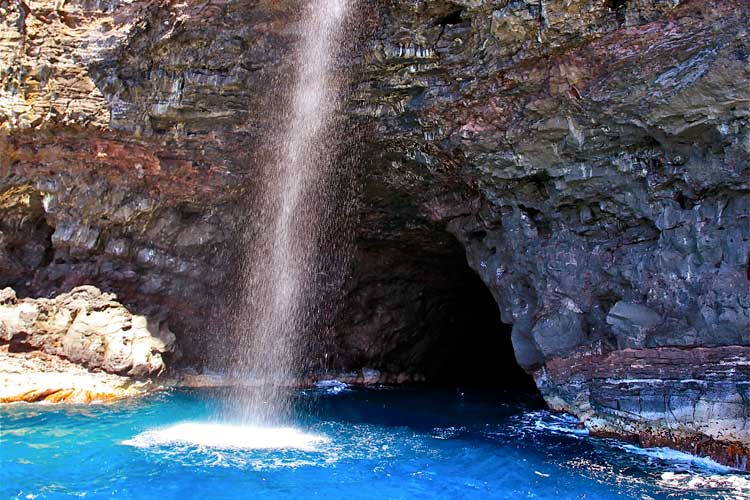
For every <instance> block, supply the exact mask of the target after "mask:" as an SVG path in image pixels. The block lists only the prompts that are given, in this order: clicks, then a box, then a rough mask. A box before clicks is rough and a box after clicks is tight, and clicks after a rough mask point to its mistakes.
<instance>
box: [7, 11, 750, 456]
mask: <svg viewBox="0 0 750 500" xmlns="http://www.w3.org/2000/svg"><path fill="white" fill-rule="evenodd" d="M748 10H749V8H748V5H747V4H746V2H740V1H736V0H715V1H711V2H702V1H697V0H668V1H667V0H628V1H624V2H621V1H617V2H614V1H604V0H601V1H600V0H596V1H594V0H574V1H566V2H563V1H557V0H554V1H553V0H543V1H523V0H521V1H506V0H481V1H475V0H456V1H445V0H435V1H416V2H396V1H388V0H381V1H378V2H373V3H371V4H368V5H367V6H365V7H364V8H363V11H362V13H361V15H360V20H361V23H360V24H361V26H363V30H364V31H366V33H364V34H363V37H362V38H363V43H362V45H361V46H358V47H352V50H351V55H352V60H351V61H342V64H353V65H355V66H356V67H357V68H358V71H357V72H355V73H356V75H355V76H356V77H355V79H354V81H353V84H352V92H351V95H350V100H349V107H348V111H349V114H350V118H351V120H352V130H353V131H354V132H355V133H354V134H352V135H353V136H356V137H362V138H364V142H363V143H362V144H361V145H360V146H359V147H358V148H357V149H356V150H354V151H353V152H352V154H354V153H356V154H358V155H359V158H361V162H360V163H361V166H360V168H361V170H360V171H359V172H357V177H358V186H357V187H358V189H359V193H360V203H359V208H358V211H359V219H358V223H357V224H356V239H357V242H358V250H357V254H356V257H355V259H354V262H353V268H352V272H351V276H350V279H349V281H348V283H347V285H346V292H347V293H346V300H344V301H342V304H341V308H340V309H339V311H338V312H337V313H335V314H333V313H332V315H331V317H332V318H334V320H332V322H331V324H330V325H328V329H327V330H326V332H324V335H323V337H324V340H325V346H326V348H325V352H322V353H320V358H321V359H320V360H319V361H318V363H319V364H320V365H324V366H328V367H329V368H331V369H332V370H334V371H343V370H348V369H354V368H359V367H361V366H371V367H373V368H375V369H379V370H382V371H383V372H384V373H385V372H390V373H409V372H412V373H419V372H422V371H425V367H426V366H427V365H428V364H429V360H430V359H435V353H436V350H435V349H433V348H431V346H432V347H434V346H435V345H438V344H439V343H440V342H443V340H445V339H448V342H447V344H443V345H450V341H451V339H450V336H451V335H454V336H455V335H457V334H456V332H460V331H461V330H462V328H465V327H466V325H469V324H470V321H469V319H470V318H471V317H472V316H473V315H474V314H475V310H473V309H472V307H473V306H472V301H466V300H465V297H464V296H465V295H466V294H465V293H464V292H463V291H461V290H465V288H464V285H465V284H467V283H469V280H468V279H467V278H465V276H466V274H465V271H466V269H465V268H464V269H461V268H459V267H458V265H459V264H458V263H459V262H460V261H461V260H463V259H464V253H465V259H466V261H468V264H469V265H470V267H471V268H472V269H473V270H474V271H476V273H478V274H479V276H480V277H481V279H482V281H483V282H484V283H485V285H486V287H487V288H488V289H489V290H490V292H491V293H492V295H493V296H494V298H495V301H496V303H497V305H498V307H499V309H500V313H501V316H502V320H503V322H504V323H506V324H509V325H512V328H513V331H512V340H513V348H514V351H515V356H516V359H517V360H518V362H519V363H520V364H521V365H522V366H523V367H524V368H525V369H526V370H527V371H529V372H531V373H534V375H535V378H536V380H537V382H538V384H539V386H540V388H541V390H542V392H543V394H544V395H545V397H547V399H548V401H549V402H550V404H551V405H552V406H553V407H556V408H561V409H566V410H567V411H571V412H572V413H575V414H577V415H579V416H580V417H581V418H582V419H583V420H584V421H585V422H586V423H587V424H588V425H590V426H591V427H592V428H593V429H594V430H599V431H601V432H613V433H617V434H621V435H622V434H626V435H631V436H639V439H641V440H642V441H643V442H644V443H648V442H656V441H657V440H658V441H659V442H660V443H662V444H663V443H671V444H673V445H675V446H679V447H683V448H691V447H694V444H695V443H696V442H698V440H700V439H703V438H705V439H706V440H707V442H708V441H711V442H712V443H713V444H712V445H711V446H704V447H703V448H700V449H699V451H701V450H703V451H705V452H710V453H711V454H713V455H714V456H716V457H718V458H720V459H721V460H723V461H724V462H726V463H730V464H733V465H739V466H742V465H743V464H746V462H743V460H745V459H746V457H747V456H748V455H749V454H750V452H749V451H748V450H747V445H746V443H747V440H746V437H747V435H746V432H747V429H748V428H750V420H749V419H750V398H748V388H747V381H748V379H749V378H750V374H748V368H747V363H746V360H747V359H748V357H750V355H749V354H748V351H749V350H750V347H748V346H750V337H749V336H750V270H749V269H750V264H749V259H750V243H749V241H750V223H749V221H750V198H749V196H748V189H749V186H748V179H749V178H750V170H749V168H750V167H749V166H748V165H749V164H750V146H748V144H749V140H750V139H749V137H748V123H747V121H748V103H749V102H750V97H749V96H748V85H747V84H748V81H749V78H748V76H749V70H748V54H749V53H750V49H749V48H748V34H747V28H746V27H747V26H748V25H749V24H750V22H749V21H750V15H749V12H748ZM299 11H300V9H298V8H297V6H296V4H295V2H291V1H289V2H287V1H283V2H271V1H260V2H247V1H243V0H238V1H236V2H227V3H225V2H190V1H188V2H183V3H172V2H166V1H165V2H151V1H149V2H147V1H140V0H132V1H124V2H120V1H115V0H113V1H109V2H107V1H105V2H98V3H97V4H96V5H94V4H92V3H90V2H85V1H77V0H73V1H68V2H65V3H59V2H51V1H42V0H40V1H16V2H8V1H6V2H2V3H0V14H2V15H0V23H2V24H0V61H2V66H1V67H2V68H3V69H1V70H0V84H1V85H2V90H1V91H0V92H2V93H1V94H0V128H2V129H3V131H4V132H3V134H2V136H0V210H2V213H3V217H2V219H0V231H2V242H1V244H0V266H2V272H1V273H0V275H1V276H2V283H0V285H2V286H13V287H15V288H16V290H17V291H19V293H20V294H21V295H32V296H39V295H50V294H52V295H54V294H58V293H61V292H66V291H68V290H70V289H71V288H72V287H74V286H76V285H80V284H86V283H93V284H96V285H97V286H99V287H100V288H102V289H105V290H108V291H109V290H111V291H114V292H116V293H117V294H118V297H120V299H121V300H123V302H124V303H125V304H126V305H128V306H129V307H131V308H133V310H137V311H138V312H139V313H143V314H150V315H154V316H160V315H164V317H168V319H169V323H170V325H171V326H172V327H173V328H174V329H175V331H176V333H177V334H178V336H179V341H180V344H181V346H182V347H183V349H184V350H185V351H186V354H187V356H186V358H185V359H186V360H188V361H189V362H191V363H193V364H197V363H201V362H205V361H207V360H206V359H205V356H204V353H206V352H210V351H216V350H217V348H216V347H215V346H216V345H217V344H221V342H217V339H219V338H221V335H222V332H221V324H222V322H221V309H220V308H219V307H217V306H218V305H220V304H221V303H222V296H221V293H220V290H221V288H222V287H223V286H231V276H232V275H233V273H232V266H233V258H232V256H233V253H234V252H235V251H236V242H235V241H234V240H233V238H234V235H235V234H237V232H238V231H237V229H238V227H239V226H240V225H250V227H251V228H257V230H262V224H263V221H262V220H261V219H255V218H253V217H252V216H250V217H247V216H243V215H242V214H247V213H251V212H248V211H247V210H245V205H244V203H245V202H246V201H247V202H248V203H251V202H252V198H253V191H254V190H255V189H262V186H258V185H256V184H254V183H253V179H255V178H258V176H257V172H258V169H259V168H262V165H263V162H264V159H265V158H267V157H268V153H269V148H272V147H273V145H271V144H266V143H264V137H266V136H267V134H266V133H265V132H266V131H267V130H269V129H270V128H272V127H276V126H278V124H274V123H270V122H269V120H268V116H269V114H268V113H264V111H263V110H264V109H267V106H270V105H273V104H272V103H273V102H274V99H275V98H276V92H275V89H278V88H279V86H281V85H284V84H285V81H286V79H287V75H288V74H289V68H287V67H286V66H285V64H286V63H285V61H286V57H285V56H286V54H287V53H288V50H289V47H290V45H291V44H292V43H294V41H295V40H294V38H293V36H294V35H293V33H294V30H292V29H289V27H290V26H291V25H292V23H294V22H298V21H300V20H299V18H298V14H297V13H298V12H299ZM347 227H348V226H347ZM455 240H458V242H459V243H460V246H459V245H457V244H456V241H455ZM467 302H468V303H467ZM212 315H213V316H215V317H214V318H212ZM449 319H455V321H449ZM425 325H430V326H429V327H425ZM206 326H209V327H210V328H206ZM504 331H505V330H504V329H503V328H501V327H500V326H498V328H497V331H496V332H495V335H499V334H503V332H504ZM440 339H443V340H440ZM481 348H482V343H481V342H477V349H481ZM230 354H231V353H225V352H222V353H221V356H219V358H222V356H225V355H230ZM449 361H450V360H449V359H446V362H445V363H443V364H441V365H440V366H438V367H435V368H434V370H435V371H440V370H450V364H449ZM658 401H663V404H661V403H658V404H657V402H658ZM618 404H619V405H620V406H617V405H618ZM672 413H673V414H674V415H672ZM687 415H691V417H690V418H688V417H687ZM715 421H718V422H719V424H717V425H714V422H715ZM722 422H723V423H722ZM737 443H739V444H737Z"/></svg>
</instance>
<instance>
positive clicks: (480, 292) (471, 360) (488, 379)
mask: <svg viewBox="0 0 750 500" xmlns="http://www.w3.org/2000/svg"><path fill="white" fill-rule="evenodd" d="M460 257H461V258H460V259H458V258H457V259H456V260H455V261H454V262H455V265H456V266H462V267H463V268H464V269H463V270H462V272H460V273H457V274H458V276H459V277H460V281H457V282H456V283H455V295H454V297H455V303H454V304H452V306H453V311H452V313H451V315H450V323H451V326H450V328H445V329H444V331H443V333H442V334H441V336H440V338H439V339H436V340H435V344H434V346H433V347H432V349H431V351H432V352H431V355H430V358H431V359H430V362H429V367H428V370H429V371H428V378H429V380H431V381H432V382H433V383H435V384H437V385H451V386H460V387H465V388H472V389H482V390H510V391H520V392H529V393H535V394H538V393H539V391H538V389H537V387H536V385H535V384H534V379H533V378H532V376H531V375H529V374H528V373H526V372H525V371H524V370H523V368H521V367H520V366H519V365H518V363H517V362H516V358H515V354H514V352H513V344H512V342H511V328H512V327H511V325H508V324H505V323H503V322H502V321H501V319H500V311H499V309H498V306H497V303H496V302H495V299H494V297H493V296H492V294H491V293H490V291H489V290H488V289H487V286H486V285H485V284H484V282H483V281H482V280H481V278H480V277H479V276H478V275H477V274H476V273H475V272H474V271H473V270H472V269H471V268H470V267H469V265H468V264H467V263H466V258H465V257H464V256H463V255H461V256H460Z"/></svg>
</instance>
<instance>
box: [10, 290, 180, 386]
mask: <svg viewBox="0 0 750 500" xmlns="http://www.w3.org/2000/svg"><path fill="white" fill-rule="evenodd" d="M115 299H116V297H115V295H113V294H109V293H103V292H101V291H100V290H99V289H98V288H96V287H93V286H81V287H77V288H74V289H73V290H72V291H70V292H69V293H64V294H61V295H58V296H57V297H55V298H54V299H45V298H39V299H18V298H17V297H16V294H15V292H14V291H13V290H12V289H10V288H5V289H4V290H2V291H0V342H3V343H8V344H9V346H10V350H11V351H27V350H40V351H43V352H45V353H47V354H52V355H56V356H60V357H63V358H66V359H68V360H70V361H72V362H74V363H77V364H79V365H82V366H84V367H86V368H88V369H90V370H101V371H105V372H108V373H115V374H120V375H127V376H131V377H148V376H156V375H160V374H162V373H163V372H164V371H165V370H166V365H165V363H164V357H165V356H170V355H174V354H176V345H175V336H174V334H173V333H172V332H171V331H170V330H169V328H168V327H167V325H166V323H165V322H158V321H153V320H151V321H150V320H149V319H147V318H146V317H144V316H139V315H136V314H132V313H131V312H130V311H128V309H127V308H126V307H125V306H123V305H122V304H120V303H119V302H117V301H116V300H115Z"/></svg>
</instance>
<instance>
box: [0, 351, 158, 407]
mask: <svg viewBox="0 0 750 500" xmlns="http://www.w3.org/2000/svg"><path fill="white" fill-rule="evenodd" d="M159 387H160V386H159V385H158V384H156V383H154V382H151V381H148V380H145V381H144V380H134V379H132V378H130V377H124V376H121V375H113V374H111V373H104V372H91V371H88V370H86V369H85V368H82V367H81V366H79V365H76V364H75V363H71V362H70V361H67V360H65V359H63V358H60V357H58V356H53V355H50V354H45V353H43V352H39V351H34V352H22V353H14V352H8V346H7V345H6V346H0V403H17V402H25V403H76V404H77V403H101V402H106V401H114V400H118V399H123V398H130V397H136V396H142V395H144V394H147V393H149V392H151V391H152V390H154V389H157V388H159Z"/></svg>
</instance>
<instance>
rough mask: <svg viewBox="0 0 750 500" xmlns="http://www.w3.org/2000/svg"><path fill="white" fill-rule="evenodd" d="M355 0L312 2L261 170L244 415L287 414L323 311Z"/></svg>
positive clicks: (240, 358)
mask: <svg viewBox="0 0 750 500" xmlns="http://www.w3.org/2000/svg"><path fill="white" fill-rule="evenodd" d="M352 1H353V0H351V1H350V0H313V1H312V2H310V3H309V5H308V7H307V9H308V10H307V11H306V12H305V17H304V18H303V20H302V22H301V23H300V30H301V32H300V42H299V45H298V48H297V50H296V51H295V55H294V57H295V64H293V65H292V66H291V67H292V68H293V69H294V70H295V71H296V75H295V80H294V84H293V85H292V86H291V88H290V89H289V90H288V93H287V98H288V99H286V100H287V101H288V102H289V105H288V106H289V108H288V110H287V111H286V112H283V111H282V112H277V113H278V114H279V116H278V121H279V122H280V123H281V124H282V125H283V126H282V127H281V128H280V130H281V132H280V133H279V134H278V137H276V138H274V140H275V141H276V142H277V143H278V147H277V151H276V158H275V160H274V161H272V162H270V164H269V165H267V167H266V171H265V172H263V173H262V177H263V180H264V184H263V189H261V190H259V191H260V194H259V199H258V200H257V202H256V203H257V205H256V207H255V210H254V212H253V217H254V218H256V219H258V220H256V221H255V222H259V223H260V224H262V230H261V231H254V232H253V233H252V234H253V236H252V237H251V238H246V250H245V255H244V260H243V262H242V263H241V272H242V280H243V284H242V287H241V289H240V290H239V292H238V293H239V294H240V295H239V296H238V297H237V298H236V299H237V300H236V305H235V308H236V311H235V314H234V324H233V328H234V335H233V337H232V338H234V339H236V355H237V356H236V358H237V361H235V362H234V363H233V366H231V367H230V370H231V372H232V375H233V377H234V378H236V379H237V378H240V379H241V378H244V379H246V380H247V379H248V378H250V379H252V380H253V381H254V384H253V385H254V387H253V388H252V389H247V388H245V389H242V388H239V389H233V391H232V394H231V396H230V397H231V399H232V402H231V406H232V407H233V408H234V410H235V411H236V410H239V413H240V414H239V419H240V420H241V421H242V422H243V423H247V424H254V425H268V424H277V423H279V422H282V421H283V420H284V417H285V416H287V415H288V413H289V409H290V408H289V406H290V402H289V397H288V395H287V390H286V388H285V387H284V386H286V385H288V384H289V383H290V381H293V380H294V379H295V377H297V376H298V375H299V373H300V369H301V366H302V364H303V363H304V359H303V358H304V355H305V352H306V351H307V348H308V345H306V343H307V342H313V341H312V340H310V339H308V338H307V337H306V335H305V333H306V332H308V331H309V330H310V329H311V328H315V326H316V324H317V323H318V322H319V320H320V316H321V314H323V313H324V311H325V307H324V306H325V303H326V291H325V290H323V289H322V288H321V286H320V283H321V280H322V279H323V280H324V278H325V275H326V273H327V272H328V271H330V267H331V261H330V260H329V259H327V256H326V255H324V253H325V250H324V251H322V252H321V251H320V250H319V249H320V248H321V247H322V246H324V244H325V243H326V241H327V239H328V238H329V235H330V233H331V231H332V230H333V229H334V226H335V224H336V220H335V219H336V218H335V217H332V216H331V213H335V212H336V210H335V209H334V208H333V206H332V205H334V204H335V203H336V202H337V200H335V196H332V195H331V192H330V186H334V185H336V182H337V180H336V179H335V178H334V177H335V176H334V175H332V174H334V172H335V167H336V165H335V163H336V151H335V148H336V133H337V132H342V131H340V130H335V129H336V128H337V127H336V123H337V120H336V116H337V112H338V111H339V102H340V94H341V92H342V87H343V77H342V73H341V72H339V71H338V70H337V68H336V65H335V62H336V60H337V53H338V51H339V48H340V47H341V45H342V43H343V36H344V34H345V29H344V26H345V19H346V16H347V12H348V10H349V7H350V5H351V3H352ZM281 107H282V108H283V105H282V106H281ZM269 112H271V113H274V112H276V111H274V110H269ZM338 201H340V200H338ZM334 271H335V272H341V271H340V270H334ZM321 276H324V278H321ZM234 417H235V418H236V417H237V415H235V416H234Z"/></svg>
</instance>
